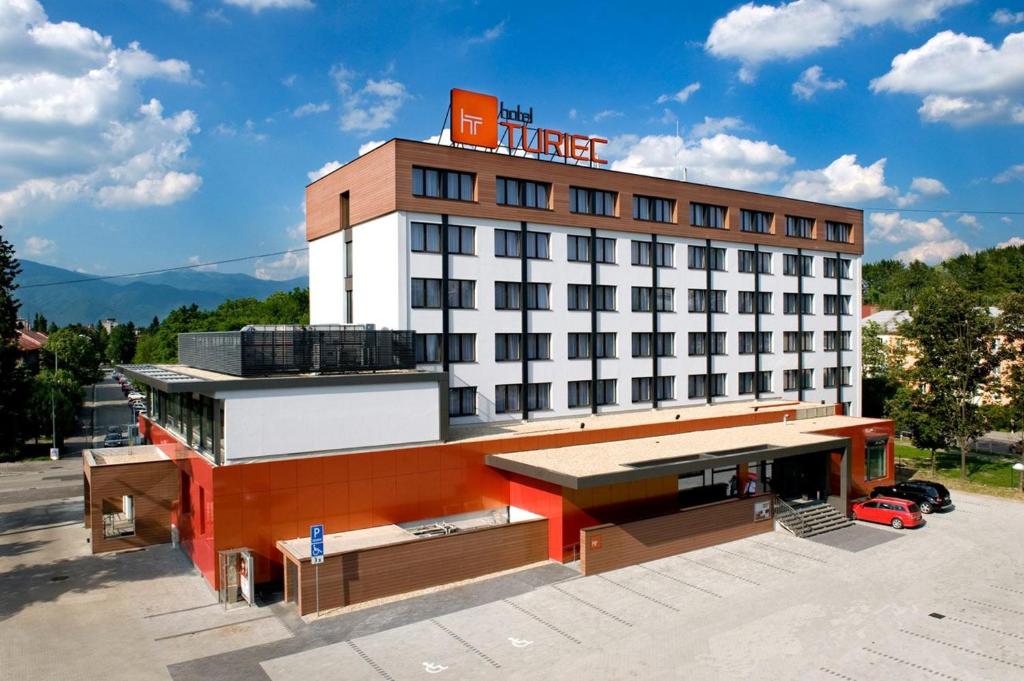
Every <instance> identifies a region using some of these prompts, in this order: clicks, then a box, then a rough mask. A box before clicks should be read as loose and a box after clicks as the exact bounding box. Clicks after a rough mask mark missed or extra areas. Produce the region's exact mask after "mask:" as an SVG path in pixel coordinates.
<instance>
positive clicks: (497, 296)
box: [494, 281, 522, 310]
mask: <svg viewBox="0 0 1024 681" xmlns="http://www.w3.org/2000/svg"><path fill="white" fill-rule="evenodd" d="M521 291H522V289H521V287H520V285H519V282H517V281H496V282H494V309H495V310H518V309H519V308H520V306H521V305H522V302H521V300H520V298H521V295H520V294H521Z"/></svg>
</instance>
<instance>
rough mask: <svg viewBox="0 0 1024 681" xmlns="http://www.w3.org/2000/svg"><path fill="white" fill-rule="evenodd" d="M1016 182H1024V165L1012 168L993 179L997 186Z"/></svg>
mask: <svg viewBox="0 0 1024 681" xmlns="http://www.w3.org/2000/svg"><path fill="white" fill-rule="evenodd" d="M1014 180H1024V163H1018V164H1017V165H1013V166H1010V167H1009V168H1007V169H1006V170H1004V171H1003V172H1001V173H999V174H998V175H996V176H995V177H993V178H992V181H993V182H995V183H996V184H1006V183H1007V182H1013V181H1014Z"/></svg>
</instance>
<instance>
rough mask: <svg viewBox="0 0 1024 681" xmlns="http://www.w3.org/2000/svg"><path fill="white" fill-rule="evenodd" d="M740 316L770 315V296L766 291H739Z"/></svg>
mask: <svg viewBox="0 0 1024 681" xmlns="http://www.w3.org/2000/svg"><path fill="white" fill-rule="evenodd" d="M738 293H739V312H740V314H754V313H755V312H756V313H760V314H771V313H772V294H771V293H770V292H768V291H761V292H755V291H739V292H738Z"/></svg>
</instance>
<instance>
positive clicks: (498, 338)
mask: <svg viewBox="0 0 1024 681" xmlns="http://www.w3.org/2000/svg"><path fill="white" fill-rule="evenodd" d="M522 338H523V336H522V334H519V333H496V334H494V361H495V362H518V361H519V360H521V359H522V358H523V356H522V354H521V352H522V350H521V344H520V341H521V340H522Z"/></svg>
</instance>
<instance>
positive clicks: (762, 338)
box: [757, 331, 774, 355]
mask: <svg viewBox="0 0 1024 681" xmlns="http://www.w3.org/2000/svg"><path fill="white" fill-rule="evenodd" d="M772 346H773V343H772V332H771V331H761V332H760V333H759V334H758V335H757V351H758V352H760V353H761V354H769V355H770V354H771V353H772V352H774V350H773V349H772Z"/></svg>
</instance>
